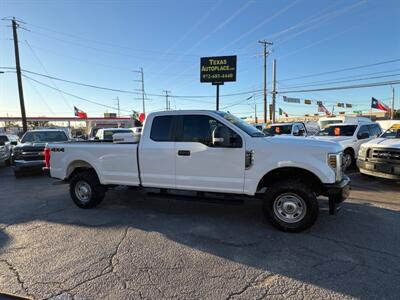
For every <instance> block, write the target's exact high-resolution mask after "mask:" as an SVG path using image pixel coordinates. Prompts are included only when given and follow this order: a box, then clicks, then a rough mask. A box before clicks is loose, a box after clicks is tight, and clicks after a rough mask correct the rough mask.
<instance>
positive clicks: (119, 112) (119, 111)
mask: <svg viewBox="0 0 400 300" xmlns="http://www.w3.org/2000/svg"><path fill="white" fill-rule="evenodd" d="M115 100H116V101H117V109H118V118H119V117H120V115H121V110H120V108H119V97H117V98H116V99H115Z"/></svg>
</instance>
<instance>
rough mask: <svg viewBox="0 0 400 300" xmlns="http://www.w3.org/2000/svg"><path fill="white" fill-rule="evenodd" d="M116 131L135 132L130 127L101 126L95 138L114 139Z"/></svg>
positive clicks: (101, 139) (102, 139)
mask: <svg viewBox="0 0 400 300" xmlns="http://www.w3.org/2000/svg"><path fill="white" fill-rule="evenodd" d="M116 133H133V132H132V130H131V129H128V128H100V129H98V130H97V132H96V135H95V137H94V140H100V141H112V140H113V135H114V134H116Z"/></svg>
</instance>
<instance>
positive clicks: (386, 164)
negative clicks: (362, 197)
mask: <svg viewBox="0 0 400 300" xmlns="http://www.w3.org/2000/svg"><path fill="white" fill-rule="evenodd" d="M357 166H358V168H359V169H360V173H362V174H366V175H371V176H376V177H382V178H387V179H396V180H399V179H400V123H398V124H395V125H393V126H392V127H391V128H389V129H388V130H387V131H385V132H384V133H383V134H382V135H381V136H380V137H379V138H377V139H374V140H371V141H369V142H368V143H365V144H362V145H361V147H360V151H359V153H358V160H357Z"/></svg>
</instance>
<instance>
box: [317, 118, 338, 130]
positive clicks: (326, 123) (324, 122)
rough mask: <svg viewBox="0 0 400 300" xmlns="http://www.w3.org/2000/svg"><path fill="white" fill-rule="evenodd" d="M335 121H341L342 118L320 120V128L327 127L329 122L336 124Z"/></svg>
mask: <svg viewBox="0 0 400 300" xmlns="http://www.w3.org/2000/svg"><path fill="white" fill-rule="evenodd" d="M337 123H343V120H340V119H339V120H338V119H332V120H325V121H320V122H319V124H320V126H321V128H325V127H327V126H328V125H329V124H337Z"/></svg>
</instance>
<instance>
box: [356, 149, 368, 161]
mask: <svg viewBox="0 0 400 300" xmlns="http://www.w3.org/2000/svg"><path fill="white" fill-rule="evenodd" d="M367 151H368V148H367V147H363V146H361V147H360V150H359V151H358V157H359V158H361V159H365V157H366V156H367Z"/></svg>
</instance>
